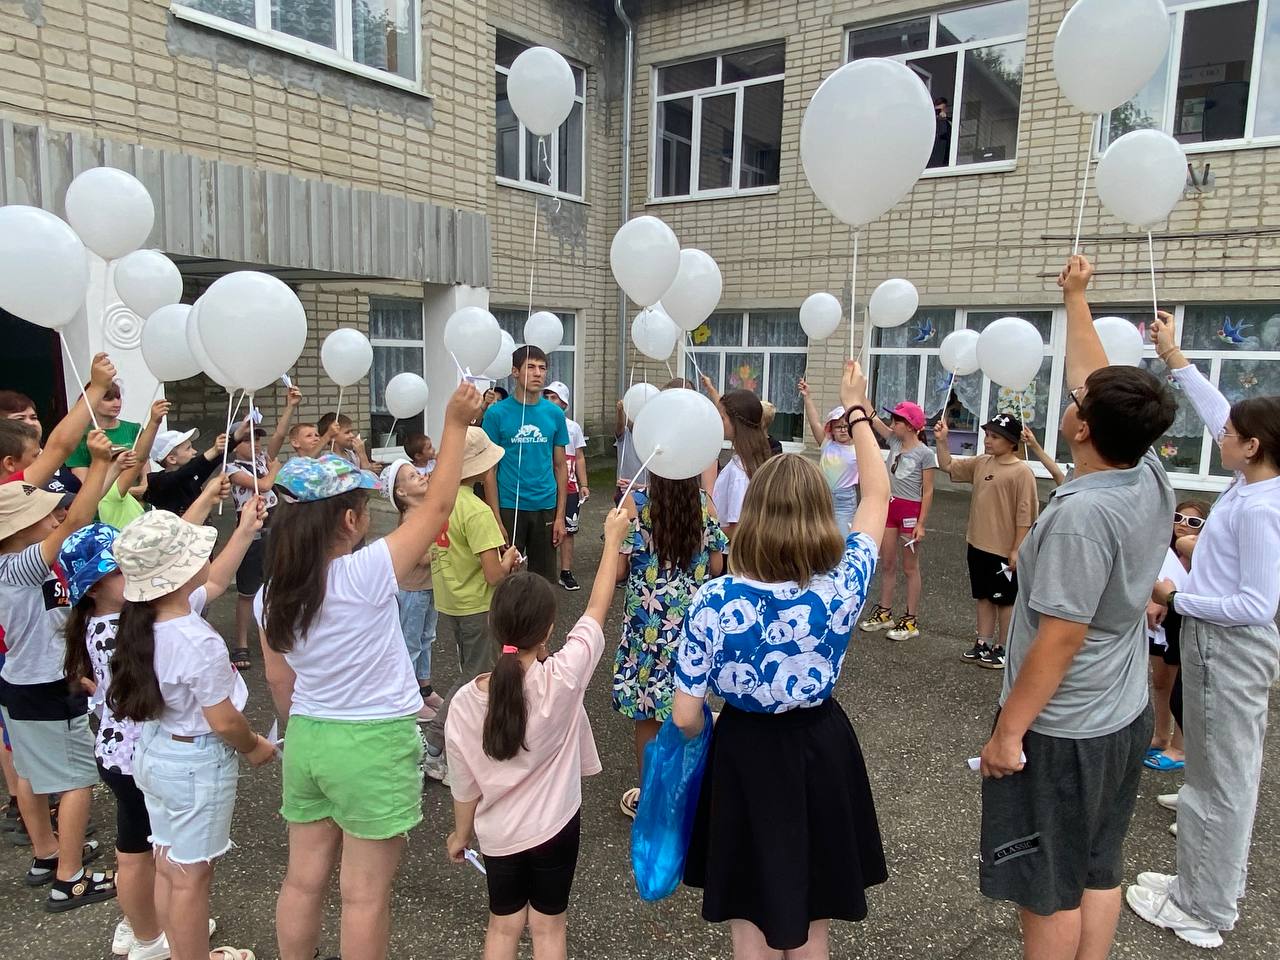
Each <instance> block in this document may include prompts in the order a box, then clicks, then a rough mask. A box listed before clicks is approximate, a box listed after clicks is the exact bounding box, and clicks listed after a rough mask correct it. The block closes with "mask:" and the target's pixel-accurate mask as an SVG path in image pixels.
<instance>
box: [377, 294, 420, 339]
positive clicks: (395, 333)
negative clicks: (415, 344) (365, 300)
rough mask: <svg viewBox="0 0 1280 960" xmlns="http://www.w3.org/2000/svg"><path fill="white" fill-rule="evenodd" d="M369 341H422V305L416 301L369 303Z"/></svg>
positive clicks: (379, 301) (378, 301)
mask: <svg viewBox="0 0 1280 960" xmlns="http://www.w3.org/2000/svg"><path fill="white" fill-rule="evenodd" d="M369 339H370V340H417V341H421V340H422V304H420V303H418V301H416V300H379V299H374V300H370V301H369Z"/></svg>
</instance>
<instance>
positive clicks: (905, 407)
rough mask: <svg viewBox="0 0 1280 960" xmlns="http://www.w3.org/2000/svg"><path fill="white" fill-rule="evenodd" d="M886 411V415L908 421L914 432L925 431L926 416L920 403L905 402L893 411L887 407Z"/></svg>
mask: <svg viewBox="0 0 1280 960" xmlns="http://www.w3.org/2000/svg"><path fill="white" fill-rule="evenodd" d="M884 410H885V413H887V414H889V416H891V417H899V418H901V419H903V420H905V421H907V423H908V424H910V426H911V429H912V430H923V429H924V421H925V415H924V411H923V410H922V409H920V404H918V403H912V402H911V401H910V400H903V401H902V402H901V403H899V404H898V405H897V406H896V407H894V408H893V409H892V410H890V409H889V408H888V407H885V408H884Z"/></svg>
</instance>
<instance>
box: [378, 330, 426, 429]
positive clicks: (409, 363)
mask: <svg viewBox="0 0 1280 960" xmlns="http://www.w3.org/2000/svg"><path fill="white" fill-rule="evenodd" d="M397 373H416V374H418V375H419V376H421V375H422V345H421V344H420V343H419V344H418V345H416V346H379V345H377V344H375V345H374V348H373V365H372V366H371V367H370V369H369V414H370V437H371V439H372V441H373V442H374V444H376V445H377V446H394V445H395V444H397V443H402V442H403V440H404V438H405V437H406V436H407V435H408V434H410V433H420V432H422V430H423V423H424V422H425V420H424V415H423V414H421V413H420V414H418V415H417V416H416V417H410V418H409V419H408V420H399V421H396V420H395V418H394V417H392V416H391V414H390V412H389V411H388V410H387V407H386V402H385V397H386V392H387V383H388V382H389V381H390V380H391V378H392V377H394V376H395V375H396V374H397ZM393 422H394V423H395V434H394V436H391V437H388V434H389V433H390V431H391V430H392V424H393ZM388 440H389V441H390V442H388Z"/></svg>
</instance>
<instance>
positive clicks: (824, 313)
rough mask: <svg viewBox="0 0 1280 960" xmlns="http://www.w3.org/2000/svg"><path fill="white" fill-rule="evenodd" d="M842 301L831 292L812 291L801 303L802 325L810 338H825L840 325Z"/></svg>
mask: <svg viewBox="0 0 1280 960" xmlns="http://www.w3.org/2000/svg"><path fill="white" fill-rule="evenodd" d="M840 316H841V310H840V301H839V300H837V299H836V298H835V297H833V296H832V295H831V294H829V293H811V294H809V296H807V297H805V301H804V303H802V304H800V326H801V328H802V329H803V330H804V332H805V335H806V336H808V338H809V339H810V340H825V339H827V337H829V336H831V335H832V334H833V333H835V332H836V328H838V327H839V326H840Z"/></svg>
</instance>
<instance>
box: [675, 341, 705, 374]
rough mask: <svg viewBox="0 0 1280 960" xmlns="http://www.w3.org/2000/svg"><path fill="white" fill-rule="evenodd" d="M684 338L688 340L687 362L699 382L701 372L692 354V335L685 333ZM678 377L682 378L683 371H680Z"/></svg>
mask: <svg viewBox="0 0 1280 960" xmlns="http://www.w3.org/2000/svg"><path fill="white" fill-rule="evenodd" d="M685 337H687V338H688V340H689V353H688V354H687V356H688V357H689V362H690V363H692V364H693V372H694V373H696V374H697V375H698V379H699V380H701V379H702V370H701V368H700V367H699V366H698V358H697V356H696V355H695V354H694V351H693V334H692V333H686V334H685ZM680 376H682V377H683V376H684V371H683V370H681V371H680Z"/></svg>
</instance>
